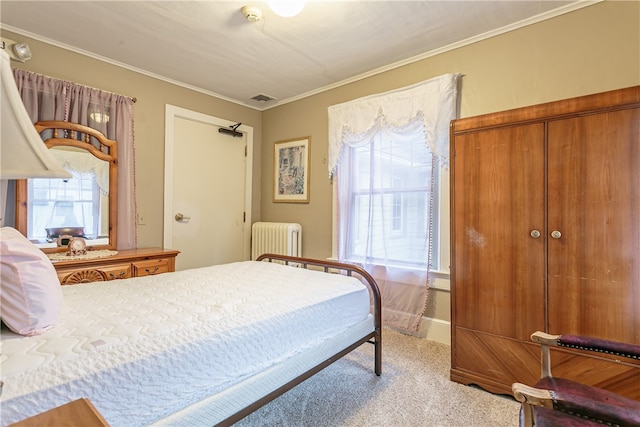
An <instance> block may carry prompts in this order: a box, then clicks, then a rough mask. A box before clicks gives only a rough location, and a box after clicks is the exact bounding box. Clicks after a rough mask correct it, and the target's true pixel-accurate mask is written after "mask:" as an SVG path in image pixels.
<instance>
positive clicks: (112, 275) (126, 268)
mask: <svg viewBox="0 0 640 427" xmlns="http://www.w3.org/2000/svg"><path fill="white" fill-rule="evenodd" d="M97 270H100V271H102V272H103V273H104V274H105V275H106V276H107V280H116V279H127V278H129V277H132V275H131V264H129V263H127V264H116V265H105V266H104V267H99V268H97Z"/></svg>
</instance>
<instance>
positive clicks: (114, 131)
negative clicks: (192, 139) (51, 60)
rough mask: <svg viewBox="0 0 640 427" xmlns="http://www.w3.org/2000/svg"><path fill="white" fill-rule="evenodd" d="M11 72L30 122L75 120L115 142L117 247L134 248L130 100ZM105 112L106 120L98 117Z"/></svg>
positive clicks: (132, 136)
mask: <svg viewBox="0 0 640 427" xmlns="http://www.w3.org/2000/svg"><path fill="white" fill-rule="evenodd" d="M13 75H14V78H15V80H16V84H17V86H18V91H19V92H20V96H21V98H22V102H23V103H24V105H25V108H26V110H27V113H28V114H29V117H30V118H31V120H32V121H33V123H36V122H38V121H43V120H62V121H68V122H73V123H79V124H82V125H85V126H89V127H91V128H93V129H96V130H98V131H100V132H102V133H103V134H104V135H105V136H106V137H107V138H109V139H113V140H116V141H118V236H117V240H118V249H131V248H135V247H136V246H137V243H138V241H137V240H138V238H137V227H136V186H135V169H134V164H135V158H134V156H135V151H134V110H133V100H132V99H131V98H129V97H126V96H122V95H118V94H114V93H110V92H105V91H102V90H99V89H94V88H90V87H87V86H83V85H79V84H76V83H72V82H67V81H64V80H59V79H55V78H52V77H47V76H44V75H42V74H37V73H33V72H30V71H26V70H20V69H14V70H13ZM105 115H108V117H109V120H100V119H99V117H105ZM92 117H93V119H92Z"/></svg>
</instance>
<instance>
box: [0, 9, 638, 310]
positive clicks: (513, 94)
mask: <svg viewBox="0 0 640 427" xmlns="http://www.w3.org/2000/svg"><path fill="white" fill-rule="evenodd" d="M639 22H640V2H637V1H628V2H617V1H616V2H612V1H606V2H604V3H598V4H595V5H592V6H589V7H586V8H583V9H580V10H578V11H575V12H571V13H568V14H565V15H562V16H559V17H556V18H553V19H550V20H547V21H544V22H542V23H538V24H534V25H530V26H528V27H524V28H521V29H518V30H515V31H512V32H509V33H506V34H503V35H499V36H496V37H493V38H491V39H487V40H484V41H481V42H477V43H475V44H473V45H469V46H465V47H462V48H458V49H456V50H453V51H450V52H447V53H443V54H440V55H437V56H434V57H431V58H427V59H424V60H422V61H419V62H416V63H413V64H410V65H406V66H404V67H401V68H397V69H395V70H391V71H387V72H385V73H382V74H379V75H376V76H373V77H369V78H367V79H364V80H360V81H357V82H354V83H351V84H348V85H345V86H342V87H339V88H336V89H333V90H330V91H327V92H323V93H320V94H317V95H314V96H311V97H308V98H305V99H302V100H299V101H296V102H293V103H290V104H286V105H282V106H280V107H276V108H273V109H270V110H267V111H265V112H262V113H261V112H258V111H255V110H252V109H250V108H246V107H242V106H240V105H237V104H233V103H230V102H226V101H222V100H219V99H216V98H213V97H210V96H207V95H204V94H201V93H197V92H194V91H191V90H188V89H185V88H182V87H179V86H176V85H172V84H169V83H166V82H162V81H159V80H156V79H153V78H150V77H146V76H143V75H140V74H138V73H135V72H132V71H128V70H124V69H122V68H119V67H116V66H112V65H109V64H105V63H102V62H99V61H97V60H94V59H91V58H88V57H85V56H82V55H79V54H74V53H71V52H68V51H65V50H63V49H59V48H55V47H52V46H50V45H47V44H44V43H41V42H37V41H35V40H31V39H28V38H26V37H23V36H20V35H17V34H12V33H9V32H6V31H3V32H2V35H3V36H6V37H9V38H11V39H14V40H20V41H27V42H28V43H29V44H30V45H31V48H32V50H33V59H32V60H30V61H29V62H27V63H26V64H23V65H17V66H24V68H26V69H29V70H32V71H35V72H39V73H42V74H46V75H49V76H53V77H57V78H61V79H67V80H71V81H75V82H78V83H81V84H85V85H88V86H93V87H97V88H100V89H104V90H108V91H112V92H117V93H121V94H123V95H128V96H132V97H136V98H137V99H138V102H137V103H136V106H135V111H136V160H137V162H136V176H137V184H138V204H139V210H140V211H141V212H143V213H144V215H145V216H146V221H147V224H146V225H145V226H142V227H140V233H139V237H140V245H141V246H156V245H161V244H162V226H163V224H162V209H163V168H164V151H163V150H164V105H165V104H166V103H168V104H173V105H177V106H180V107H183V108H187V109H191V110H195V111H199V112H202V113H205V114H210V115H213V116H218V117H222V118H225V119H228V120H231V121H236V122H242V123H244V124H247V125H249V126H252V127H254V129H255V151H254V159H255V164H254V167H253V176H254V183H253V184H254V194H253V200H254V203H253V212H252V215H253V219H254V221H257V220H259V219H262V220H264V221H294V222H299V223H301V224H302V226H303V234H304V239H303V241H304V243H303V253H304V255H305V256H311V257H319V258H324V257H328V256H330V255H331V226H332V207H331V204H332V186H331V183H330V181H329V179H328V172H327V166H326V159H327V107H328V106H330V105H333V104H337V103H341V102H345V101H349V100H352V99H355V98H359V97H361V96H366V95H370V94H372V93H379V92H384V91H387V90H391V89H395V88H399V87H403V86H407V85H410V84H413V83H417V82H419V81H422V80H426V79H428V78H431V77H435V76H438V75H441V74H444V73H449V72H460V73H462V74H463V75H464V77H463V79H462V91H461V116H462V117H466V116H471V115H477V114H483V113H488V112H493V111H499V110H505V109H510V108H515V107H521V106H526V105H532V104H537V103H541V102H547V101H552V100H558V99H563V98H569V97H574V96H580V95H585V94H589V93H596V92H602V91H606V90H611V89H617V88H622V87H628V86H634V85H638V84H640V29H639V27H640V25H639ZM212 71H213V70H212ZM301 136H310V137H311V176H310V180H311V181H310V182H311V184H310V185H311V187H310V196H311V201H310V203H309V204H289V203H273V202H272V182H273V181H272V180H273V144H274V142H276V141H280V140H285V139H291V138H296V137H301ZM445 184H446V183H445ZM445 191H446V187H445ZM445 207H446V206H445ZM443 215H445V217H444V219H445V220H446V219H447V216H446V215H448V209H445V210H444V212H443ZM447 245H448V241H445V249H444V251H445V252H447V251H448V249H447V248H448V246H447ZM447 267H448V266H447V265H443V268H444V269H446V268H447ZM442 282H446V279H443V280H442ZM444 286H445V287H446V283H445V284H444ZM427 315H428V316H431V317H434V318H437V319H443V320H448V319H449V294H448V292H446V291H434V292H433V294H432V298H431V301H430V303H429V306H428V308H427Z"/></svg>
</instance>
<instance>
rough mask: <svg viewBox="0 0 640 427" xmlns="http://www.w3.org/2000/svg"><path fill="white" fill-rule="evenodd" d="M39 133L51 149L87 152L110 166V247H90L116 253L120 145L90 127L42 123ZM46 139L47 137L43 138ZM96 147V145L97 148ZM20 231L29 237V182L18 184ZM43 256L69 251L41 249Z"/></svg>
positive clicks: (37, 125)
mask: <svg viewBox="0 0 640 427" xmlns="http://www.w3.org/2000/svg"><path fill="white" fill-rule="evenodd" d="M35 128H36V131H38V133H39V134H40V135H41V136H43V133H45V131H50V132H46V134H47V135H48V134H49V133H51V136H50V137H48V136H47V137H45V138H46V139H44V144H45V145H46V146H47V147H48V148H53V147H65V146H66V147H76V148H80V149H83V150H87V151H88V152H89V153H91V154H92V155H93V156H95V157H97V158H98V159H100V160H104V161H106V162H108V164H109V242H108V243H107V244H106V245H90V246H89V247H90V248H91V249H112V250H115V249H116V247H117V244H116V243H117V242H116V236H117V217H118V143H117V141H114V140H111V139H108V138H106V137H105V136H104V135H103V134H102V133H101V132H99V131H97V130H95V129H92V128H90V127H88V126H84V125H80V124H77V123H69V122H63V121H54V120H51V121H42V122H38V123H36V124H35ZM43 137H44V136H43ZM94 144H95V145H94ZM16 199H17V203H16V229H17V230H18V231H20V232H21V233H22V234H24V235H25V236H27V218H28V212H27V210H28V206H29V203H28V186H27V180H26V179H21V180H16ZM41 249H42V251H43V252H62V251H66V250H67V248H66V247H55V248H51V247H47V248H41Z"/></svg>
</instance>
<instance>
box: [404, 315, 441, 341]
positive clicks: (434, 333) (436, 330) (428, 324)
mask: <svg viewBox="0 0 640 427" xmlns="http://www.w3.org/2000/svg"><path fill="white" fill-rule="evenodd" d="M403 332H404V333H407V332H406V331H403ZM410 335H414V336H416V337H420V338H426V339H428V340H432V341H437V342H439V343H442V344H446V345H451V323H450V322H448V321H445V320H440V319H433V318H431V317H424V316H422V320H421V321H420V328H419V329H418V331H417V332H415V333H412V334H410Z"/></svg>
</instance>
